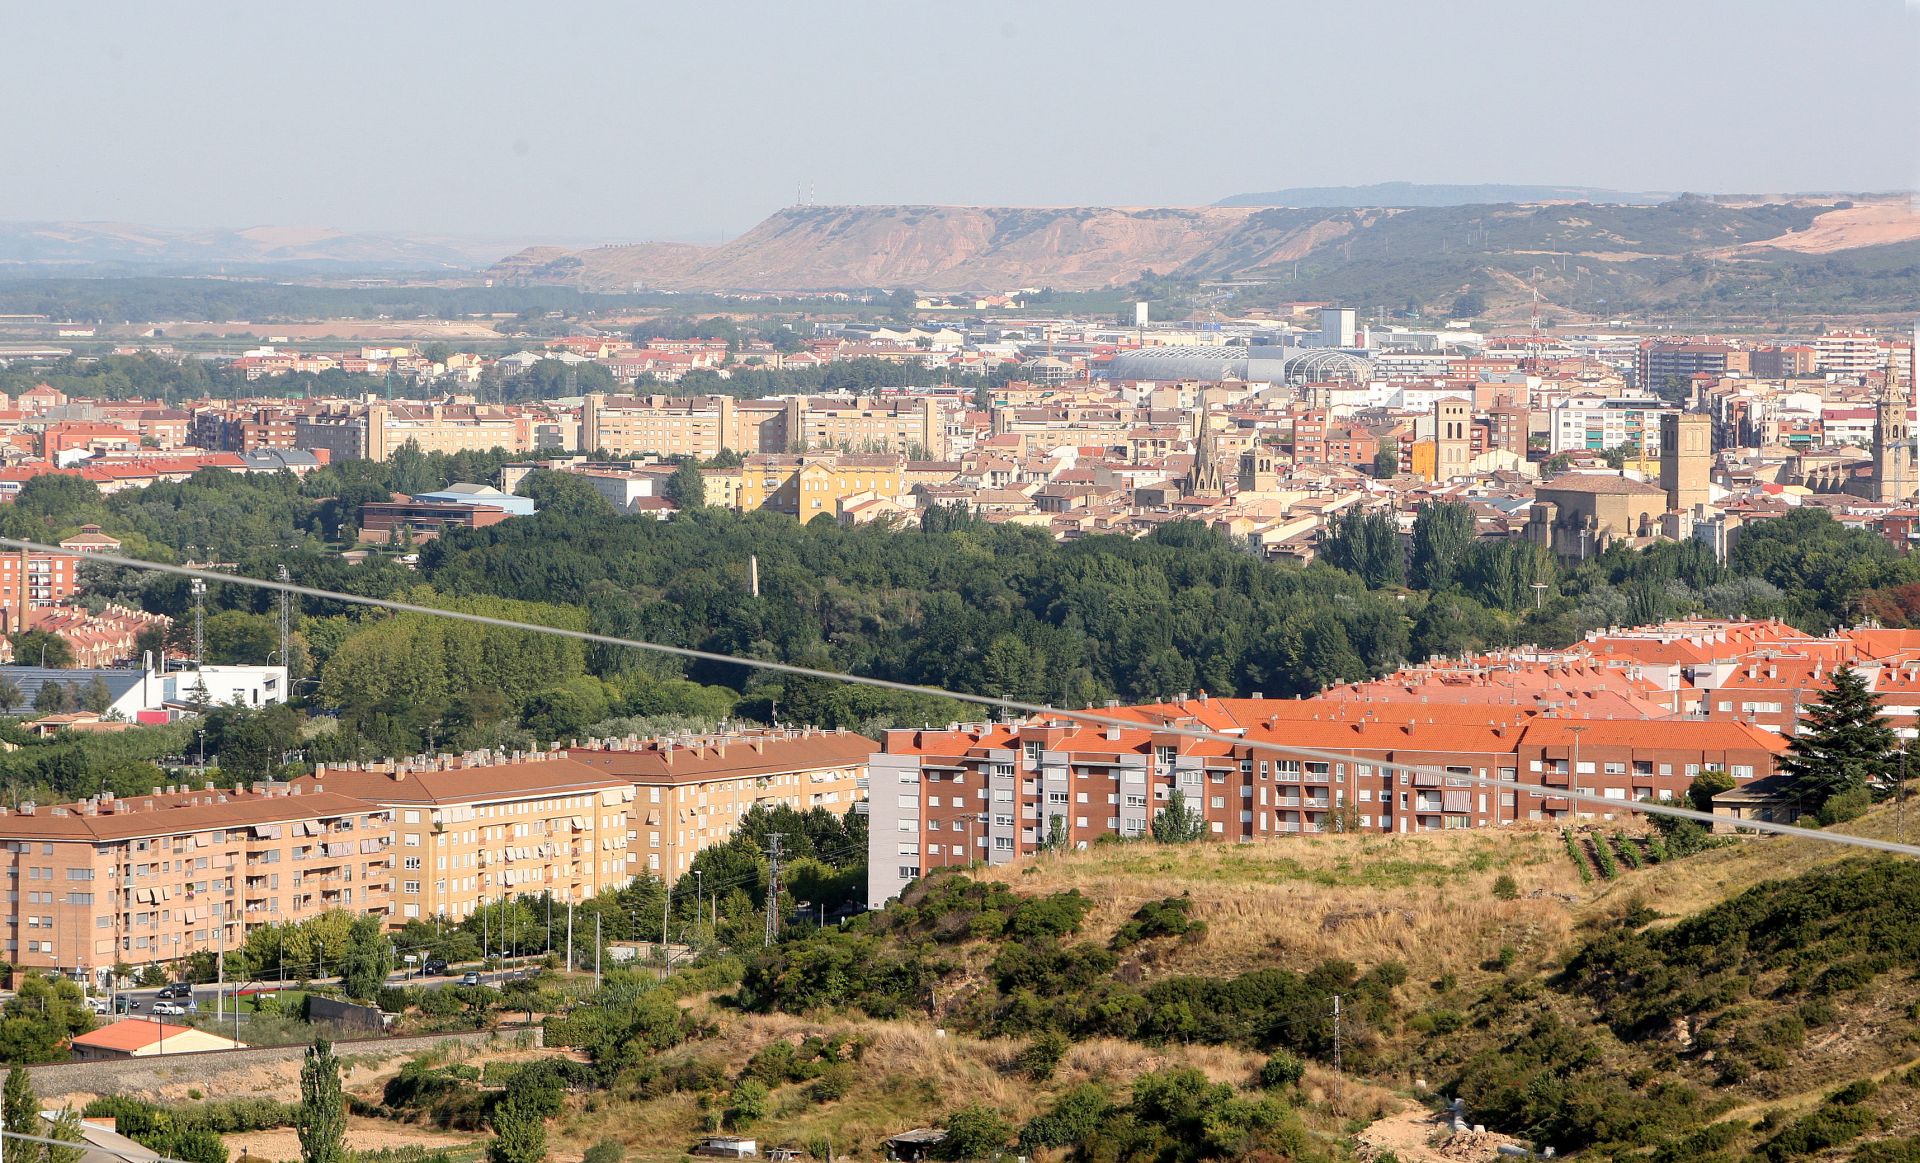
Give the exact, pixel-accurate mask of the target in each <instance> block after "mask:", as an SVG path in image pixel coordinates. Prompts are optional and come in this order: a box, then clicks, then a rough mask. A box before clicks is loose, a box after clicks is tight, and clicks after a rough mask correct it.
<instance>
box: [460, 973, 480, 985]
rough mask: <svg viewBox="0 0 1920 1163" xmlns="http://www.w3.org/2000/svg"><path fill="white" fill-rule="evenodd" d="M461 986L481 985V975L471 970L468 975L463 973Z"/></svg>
mask: <svg viewBox="0 0 1920 1163" xmlns="http://www.w3.org/2000/svg"><path fill="white" fill-rule="evenodd" d="M460 984H461V985H479V984H481V982H480V975H479V974H478V973H474V972H473V971H471V970H469V971H467V972H466V973H463V974H461V975H460Z"/></svg>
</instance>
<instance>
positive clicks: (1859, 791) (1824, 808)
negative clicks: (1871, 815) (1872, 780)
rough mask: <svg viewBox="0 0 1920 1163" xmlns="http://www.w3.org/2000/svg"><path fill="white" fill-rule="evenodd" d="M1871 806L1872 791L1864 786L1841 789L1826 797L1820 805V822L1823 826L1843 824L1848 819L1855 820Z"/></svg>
mask: <svg viewBox="0 0 1920 1163" xmlns="http://www.w3.org/2000/svg"><path fill="white" fill-rule="evenodd" d="M1872 806H1873V793H1872V792H1870V791H1868V790H1867V789H1866V788H1864V787H1857V788H1853V789H1851V790H1849V791H1843V792H1841V793H1839V794H1838V795H1834V796H1829V797H1827V802H1826V803H1824V804H1822V805H1821V806H1820V817H1819V818H1820V823H1821V824H1822V825H1823V826H1826V825H1832V824H1844V823H1846V822H1847V821H1848V820H1857V819H1859V818H1860V817H1861V816H1863V815H1865V814H1866V812H1867V809H1868V808H1871V807H1872Z"/></svg>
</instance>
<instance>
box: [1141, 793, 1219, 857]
mask: <svg viewBox="0 0 1920 1163" xmlns="http://www.w3.org/2000/svg"><path fill="white" fill-rule="evenodd" d="M1206 834H1207V821H1206V817H1204V816H1202V815H1201V814H1200V811H1199V809H1197V808H1190V807H1188V806H1187V797H1186V794H1185V793H1184V792H1181V791H1178V790H1176V791H1174V792H1173V794H1171V795H1169V796H1168V797H1167V803H1166V806H1165V807H1163V808H1161V809H1160V810H1159V811H1158V812H1156V813H1154V817H1153V838H1154V839H1155V840H1157V841H1159V842H1160V843H1162V844H1191V843H1193V842H1194V841H1195V840H1198V839H1200V838H1201V837H1203V836H1205V835H1206Z"/></svg>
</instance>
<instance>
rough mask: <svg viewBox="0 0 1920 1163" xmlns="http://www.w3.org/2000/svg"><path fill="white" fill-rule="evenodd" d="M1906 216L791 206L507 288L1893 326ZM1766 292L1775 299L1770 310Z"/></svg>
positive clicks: (1910, 272)
mask: <svg viewBox="0 0 1920 1163" xmlns="http://www.w3.org/2000/svg"><path fill="white" fill-rule="evenodd" d="M1916 254H1920V215H1916V214H1914V213H1913V212H1912V210H1911V208H1910V207H1909V206H1908V205H1907V203H1906V200H1905V199H1904V198H1898V199H1895V198H1882V199H1874V200H1862V201H1861V202H1860V203H1858V204H1853V203H1826V204H1821V203H1815V202H1810V201H1804V200H1801V201H1791V202H1785V201H1783V202H1770V203H1746V204H1730V203H1727V202H1722V201H1716V200H1711V199H1706V198H1694V197H1683V198H1677V199H1673V200H1670V201H1667V202H1663V203H1660V204H1658V205H1652V206H1645V205H1638V206H1636V205H1626V204H1605V203H1582V204H1564V203H1561V204H1539V203H1535V204H1513V203H1508V204H1500V205H1477V204H1476V205H1465V206H1414V207H1395V208H1354V209H1337V208H1326V207H1320V208H1313V207H1274V208H1256V207H1245V206H1236V207H1222V206H1206V207H1167V208H1151V209H1142V208H1120V207H1103V206H1073V207H1058V208H1021V207H996V206H805V207H794V208H790V209H786V210H782V211H780V212H778V213H776V214H774V215H772V216H771V217H769V218H767V219H766V221H764V222H762V223H760V225H758V226H756V227H754V228H753V229H752V230H750V231H748V232H747V233H745V234H743V235H741V236H739V237H738V238H735V239H734V240H732V241H731V242H728V243H726V244H725V245H722V246H693V245H688V244H667V243H649V244H645V245H639V246H605V247H597V248H594V249H591V250H565V249H562V248H555V247H540V248H534V249H530V250H526V251H522V252H521V253H519V254H516V255H514V256H512V257H511V258H508V259H506V260H504V261H502V262H501V263H499V264H497V265H496V266H495V267H494V268H493V269H492V270H491V271H490V272H489V274H490V276H491V277H492V278H494V280H495V281H496V282H497V283H504V284H507V285H521V286H525V285H561V286H570V287H574V288H577V289H579V290H583V291H601V292H625V291H631V290H635V289H642V288H644V289H656V290H666V291H709V290H734V291H820V290H857V289H864V288H874V287H881V288H888V289H894V288H901V287H907V288H913V289H917V290H927V291H998V290H1005V289H1008V288H1011V287H1020V286H1046V287H1051V288H1054V289H1056V290H1062V291H1072V290H1100V289H1106V288H1114V287H1124V286H1131V285H1134V284H1136V283H1138V282H1139V281H1140V280H1142V279H1143V278H1145V279H1148V280H1150V281H1166V280H1171V281H1174V282H1193V281H1207V280H1221V279H1236V280H1244V281H1251V282H1255V283H1257V284H1259V286H1258V289H1255V290H1251V291H1247V292H1244V293H1243V295H1242V298H1241V300H1240V301H1241V302H1243V303H1257V302H1262V301H1268V300H1272V301H1282V300H1286V299H1337V300H1341V301H1345V302H1350V303H1358V304H1366V305H1378V306H1387V307H1391V308H1392V309H1395V310H1399V309H1401V308H1403V307H1406V306H1409V305H1411V306H1416V307H1420V308H1423V309H1428V310H1433V309H1437V310H1440V311H1447V310H1451V309H1453V308H1452V304H1453V302H1454V301H1455V300H1456V298H1458V297H1459V296H1461V295H1463V294H1466V293H1468V292H1472V293H1475V294H1477V295H1479V296H1480V299H1481V301H1482V302H1483V303H1484V304H1485V307H1484V308H1483V310H1485V311H1487V312H1489V313H1491V314H1493V315H1495V316H1496V317H1497V316H1500V315H1501V313H1503V312H1504V313H1505V317H1507V318H1515V317H1517V316H1516V315H1515V314H1514V312H1515V311H1516V310H1518V311H1519V314H1520V315H1524V314H1525V311H1524V310H1520V308H1519V305H1520V304H1522V303H1527V304H1530V303H1531V301H1532V295H1533V291H1534V290H1535V289H1536V288H1537V289H1538V291H1539V293H1540V295H1541V298H1542V301H1543V304H1544V305H1546V306H1549V307H1552V308H1555V309H1557V310H1559V311H1561V312H1563V313H1566V314H1568V315H1570V316H1589V317H1593V316H1599V317H1606V316H1611V315H1618V314H1620V313H1622V312H1624V311H1628V310H1634V309H1642V308H1645V309H1662V308H1666V307H1670V306H1673V305H1698V304H1701V303H1702V302H1707V303H1709V304H1710V305H1715V306H1724V307H1726V308H1728V309H1730V310H1731V309H1735V308H1745V309H1752V310H1757V309H1758V308H1757V307H1750V306H1748V305H1750V304H1757V303H1760V302H1765V303H1766V304H1767V305H1768V306H1769V307H1772V306H1774V305H1776V304H1777V305H1778V306H1780V307H1782V308H1789V307H1790V308H1793V309H1796V310H1799V309H1825V308H1827V307H1830V306H1831V307H1835V308H1840V309H1847V310H1861V311H1865V310H1905V309H1910V305H1911V303H1912V302H1914V301H1915V300H1916V299H1920V265H1916V263H1915V257H1916ZM1776 295H1777V296H1778V298H1777V299H1776V298H1775V296H1776Z"/></svg>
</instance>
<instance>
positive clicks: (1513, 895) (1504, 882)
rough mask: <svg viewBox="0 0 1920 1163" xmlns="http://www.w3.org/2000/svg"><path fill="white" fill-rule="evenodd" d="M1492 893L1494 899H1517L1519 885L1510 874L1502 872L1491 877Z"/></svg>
mask: <svg viewBox="0 0 1920 1163" xmlns="http://www.w3.org/2000/svg"><path fill="white" fill-rule="evenodd" d="M1493 895H1494V899H1496V900H1503V901H1510V900H1517V899H1518V898H1519V896H1520V885H1519V883H1518V882H1517V881H1515V880H1514V879H1513V877H1512V875H1511V874H1509V873H1505V872H1503V873H1501V874H1500V875H1499V876H1496V877H1494V878H1493Z"/></svg>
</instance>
